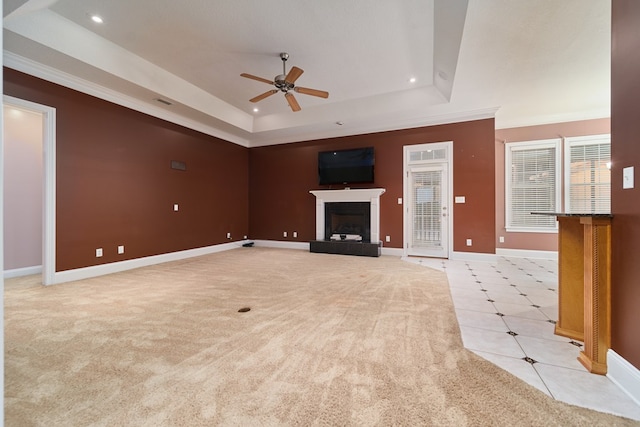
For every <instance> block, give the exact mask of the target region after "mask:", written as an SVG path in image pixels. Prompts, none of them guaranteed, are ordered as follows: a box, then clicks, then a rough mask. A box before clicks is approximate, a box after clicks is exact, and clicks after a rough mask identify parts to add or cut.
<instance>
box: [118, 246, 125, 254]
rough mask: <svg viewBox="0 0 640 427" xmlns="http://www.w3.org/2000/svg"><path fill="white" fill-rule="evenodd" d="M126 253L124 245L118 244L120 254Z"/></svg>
mask: <svg viewBox="0 0 640 427" xmlns="http://www.w3.org/2000/svg"><path fill="white" fill-rule="evenodd" d="M123 253H124V245H120V246H118V254H120V255H122V254H123Z"/></svg>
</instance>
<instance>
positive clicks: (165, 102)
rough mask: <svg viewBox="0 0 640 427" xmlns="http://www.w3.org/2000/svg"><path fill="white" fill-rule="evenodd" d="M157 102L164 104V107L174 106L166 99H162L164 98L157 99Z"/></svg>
mask: <svg viewBox="0 0 640 427" xmlns="http://www.w3.org/2000/svg"><path fill="white" fill-rule="evenodd" d="M156 101H158V102H159V103H161V104H164V105H173V103H172V102H169V101H167V100H166V99H162V98H156Z"/></svg>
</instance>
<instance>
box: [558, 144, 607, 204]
mask: <svg viewBox="0 0 640 427" xmlns="http://www.w3.org/2000/svg"><path fill="white" fill-rule="evenodd" d="M610 166H611V138H610V136H609V135H598V136H590V137H576V138H567V139H566V140H565V185H566V187H565V188H566V189H565V207H566V211H567V212H571V213H610V212H611V171H610Z"/></svg>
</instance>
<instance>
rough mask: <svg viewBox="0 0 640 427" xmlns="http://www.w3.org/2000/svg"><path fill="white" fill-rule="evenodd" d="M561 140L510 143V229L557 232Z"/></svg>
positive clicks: (508, 148)
mask: <svg viewBox="0 0 640 427" xmlns="http://www.w3.org/2000/svg"><path fill="white" fill-rule="evenodd" d="M559 146H560V140H559V139H557V140H544V141H531V142H526V143H512V144H507V147H506V160H507V161H506V167H507V174H506V180H505V181H506V196H507V204H506V217H507V218H506V219H507V230H509V231H552V230H553V231H555V230H556V228H557V227H556V219H555V217H554V216H547V215H532V214H531V213H532V212H557V211H558V207H559V206H558V205H559V201H560V192H559V188H558V186H559V183H560V176H561V175H560V163H559V156H558V153H559Z"/></svg>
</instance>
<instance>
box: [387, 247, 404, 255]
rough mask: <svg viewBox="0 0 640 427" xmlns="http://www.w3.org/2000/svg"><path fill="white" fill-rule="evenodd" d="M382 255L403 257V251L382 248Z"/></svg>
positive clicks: (400, 249)
mask: <svg viewBox="0 0 640 427" xmlns="http://www.w3.org/2000/svg"><path fill="white" fill-rule="evenodd" d="M382 255H391V256H398V257H402V256H404V250H403V249H402V248H385V247H384V246H383V247H382Z"/></svg>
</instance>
